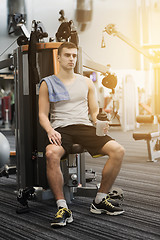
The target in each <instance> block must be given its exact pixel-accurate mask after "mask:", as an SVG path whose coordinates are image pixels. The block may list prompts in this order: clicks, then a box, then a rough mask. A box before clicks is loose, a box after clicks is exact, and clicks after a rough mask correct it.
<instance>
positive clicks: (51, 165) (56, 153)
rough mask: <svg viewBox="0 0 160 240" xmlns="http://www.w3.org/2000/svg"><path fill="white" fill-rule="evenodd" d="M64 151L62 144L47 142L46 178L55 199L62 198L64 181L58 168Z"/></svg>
mask: <svg viewBox="0 0 160 240" xmlns="http://www.w3.org/2000/svg"><path fill="white" fill-rule="evenodd" d="M64 153H65V150H64V148H63V147H62V146H56V145H55V144H49V145H48V146H47V147H46V164H47V179H48V183H49V186H50V188H51V190H52V192H53V194H54V197H55V199H56V200H59V199H64V194H63V184H64V181H63V174H62V172H61V168H60V160H61V157H62V156H63V154H64Z"/></svg>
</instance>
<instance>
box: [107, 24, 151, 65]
mask: <svg viewBox="0 0 160 240" xmlns="http://www.w3.org/2000/svg"><path fill="white" fill-rule="evenodd" d="M104 31H105V32H107V33H108V34H109V35H112V34H113V35H114V36H117V37H118V38H120V39H121V40H122V41H124V42H125V43H127V44H128V45H129V46H131V47H132V48H134V49H135V50H137V51H138V52H139V53H141V54H143V55H144V56H145V57H146V58H148V59H149V60H150V61H151V62H154V59H153V56H152V55H150V54H148V53H146V52H145V51H144V50H143V48H142V47H140V46H139V45H137V44H136V43H134V42H132V41H131V40H130V39H129V38H127V37H126V36H124V35H123V34H122V33H120V32H118V31H117V30H116V29H115V25H114V24H108V25H107V27H105V29H104Z"/></svg>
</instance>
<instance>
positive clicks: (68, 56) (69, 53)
mask: <svg viewBox="0 0 160 240" xmlns="http://www.w3.org/2000/svg"><path fill="white" fill-rule="evenodd" d="M58 61H59V63H60V66H61V67H62V68H65V69H68V70H69V69H74V68H75V65H76V61H77V49H76V48H63V49H62V51H61V54H60V55H58Z"/></svg>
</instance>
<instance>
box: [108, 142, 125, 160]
mask: <svg viewBox="0 0 160 240" xmlns="http://www.w3.org/2000/svg"><path fill="white" fill-rule="evenodd" d="M124 154H125V149H124V147H123V146H121V145H120V144H118V145H117V146H116V147H115V148H114V150H112V151H111V153H110V156H111V157H113V158H114V159H115V160H118V161H122V160H123V157H124Z"/></svg>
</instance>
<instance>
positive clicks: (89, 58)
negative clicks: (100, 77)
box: [82, 50, 94, 62]
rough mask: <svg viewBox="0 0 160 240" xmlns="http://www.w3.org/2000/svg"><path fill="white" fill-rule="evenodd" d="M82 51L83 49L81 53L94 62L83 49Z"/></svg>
mask: <svg viewBox="0 0 160 240" xmlns="http://www.w3.org/2000/svg"><path fill="white" fill-rule="evenodd" d="M82 51H83V53H84V54H85V55H86V56H87V57H88V58H89V59H90V60H91V61H93V62H94V60H93V59H92V58H91V57H90V56H89V55H88V54H87V53H86V52H85V51H84V50H82Z"/></svg>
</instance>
